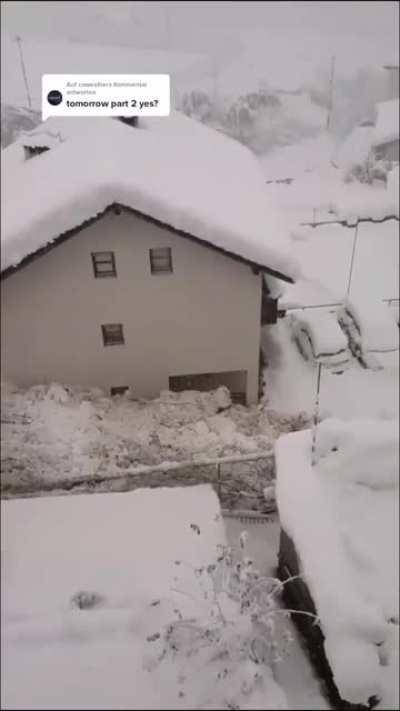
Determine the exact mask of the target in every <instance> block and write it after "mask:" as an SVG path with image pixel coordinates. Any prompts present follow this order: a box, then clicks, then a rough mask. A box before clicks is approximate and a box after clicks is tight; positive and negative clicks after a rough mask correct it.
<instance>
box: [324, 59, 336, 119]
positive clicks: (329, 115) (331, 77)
mask: <svg viewBox="0 0 400 711" xmlns="http://www.w3.org/2000/svg"><path fill="white" fill-rule="evenodd" d="M334 76H335V57H332V60H331V75H330V78H329V96H328V115H327V117H326V130H327V131H329V130H330V127H331V119H332V108H333V80H334Z"/></svg>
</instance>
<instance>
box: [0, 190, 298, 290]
mask: <svg viewBox="0 0 400 711" xmlns="http://www.w3.org/2000/svg"><path fill="white" fill-rule="evenodd" d="M122 211H125V212H130V213H131V214H134V215H136V216H137V217H139V218H141V219H143V220H145V221H146V222H151V223H152V224H154V225H156V226H158V227H161V228H163V229H165V230H168V231H169V232H173V233H174V234H177V235H179V236H181V237H184V238H185V239H190V240H192V241H194V242H197V243H198V244H202V245H204V246H206V247H208V248H209V249H213V250H215V251H216V252H219V253H220V254H224V255H225V256H227V257H230V258H231V259H234V260H236V261H239V262H242V263H244V264H247V265H248V266H249V267H250V268H251V269H252V271H253V272H254V273H265V274H269V275H270V276H273V277H275V278H276V279H280V280H282V281H285V282H287V283H290V284H293V283H294V279H292V277H290V276H288V275H287V274H283V272H280V271H278V270H276V269H272V268H271V267H267V266H266V265H264V264H259V263H257V262H254V261H252V260H249V259H246V258H245V257H242V256H241V255H239V254H236V253H234V252H230V251H229V250H226V249H224V248H223V247H218V246H217V245H215V244H212V243H211V242H208V241H207V240H204V239H201V238H200V237H196V236H195V235H192V234H190V233H189V232H185V231H183V230H179V229H176V228H175V227H173V226H172V225H169V224H167V223H165V222H161V221H160V220H157V219H156V218H154V217H151V216H150V215H146V214H145V213H143V212H140V211H139V210H136V209H134V208H132V207H128V206H127V205H122V204H121V203H117V202H114V203H111V204H110V205H107V206H106V207H105V208H104V210H102V211H101V212H99V213H97V214H96V215H94V216H93V217H90V218H88V219H87V220H85V221H84V222H81V223H80V224H79V225H76V226H75V227H73V228H71V229H70V230H67V231H66V232H63V233H62V234H60V235H58V237H55V238H54V239H52V240H51V241H49V242H48V243H47V244H46V245H44V246H43V247H40V248H39V249H37V250H35V252H32V253H31V254H28V255H27V256H26V257H24V258H23V259H21V261H20V262H19V263H18V264H16V265H11V266H8V267H6V268H5V269H4V270H2V271H1V279H2V280H5V279H8V278H9V277H10V276H11V275H12V274H15V272H17V271H19V270H20V269H23V268H24V267H25V266H28V264H30V263H31V262H33V261H34V260H35V259H38V258H39V257H41V256H42V255H44V254H47V252H50V251H51V250H52V249H55V248H56V247H57V246H58V245H59V244H61V243H62V242H66V241H67V240H68V239H71V238H72V237H74V236H75V235H77V234H78V233H79V232H81V231H82V230H83V229H85V227H89V225H91V224H93V223H94V222H97V221H98V220H100V219H101V218H102V217H103V216H104V215H105V214H106V213H108V212H115V213H117V214H118V213H119V212H122Z"/></svg>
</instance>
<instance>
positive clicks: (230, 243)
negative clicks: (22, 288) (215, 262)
mask: <svg viewBox="0 0 400 711" xmlns="http://www.w3.org/2000/svg"><path fill="white" fill-rule="evenodd" d="M84 120H85V121H87V124H85V125H87V129H86V130H83V131H82V132H79V131H78V132H77V133H76V134H74V135H73V136H72V135H70V136H69V137H68V139H67V140H65V141H63V142H60V141H58V144H57V143H56V144H55V145H53V147H52V148H51V149H50V150H49V151H47V152H46V153H44V154H42V155H40V156H37V157H35V158H33V159H31V160H29V161H27V162H26V163H25V164H23V165H21V166H19V167H16V168H15V169H14V170H12V171H9V172H8V179H7V181H3V182H2V191H3V192H2V204H3V206H4V209H3V211H2V250H3V269H5V268H7V267H9V266H15V265H17V264H18V263H19V262H20V261H21V260H22V259H23V258H24V257H25V256H27V255H28V254H31V253H33V252H35V251H36V250H37V249H39V248H40V247H43V246H44V245H46V244H47V243H49V242H51V241H53V240H55V239H56V238H57V237H58V236H59V235H61V234H63V233H64V232H66V231H67V230H70V229H72V228H74V227H77V226H79V225H81V224H82V223H83V222H85V221H86V220H88V219H90V218H92V217H95V216H96V215H98V214H99V213H101V212H102V211H103V210H104V209H105V208H106V207H107V206H108V205H110V204H112V203H114V202H118V203H121V204H122V205H125V206H127V207H130V208H133V209H135V210H138V211H139V212H141V213H143V214H144V215H150V216H151V217H153V218H155V219H157V220H159V221H160V222H162V223H165V224H167V225H169V226H170V227H172V228H174V229H177V230H182V231H184V232H188V233H189V234H191V235H194V236H195V237H197V238H199V239H201V240H203V241H205V242H207V243H210V244H212V245H215V246H217V247H220V248H222V249H224V250H227V251H229V252H231V253H233V254H236V255H238V256H241V257H243V258H245V259H248V260H250V261H253V262H256V263H257V264H260V265H262V266H264V267H269V268H271V269H275V270H277V271H279V272H281V273H283V274H285V275H287V276H289V277H295V275H296V269H297V268H296V264H295V262H294V260H293V259H292V258H291V256H290V254H289V243H288V238H287V232H286V226H285V224H284V222H283V219H282V217H281V215H280V213H279V210H278V209H275V208H274V206H273V204H271V201H270V202H269V203H268V200H266V196H265V193H264V182H263V178H262V174H261V171H260V169H259V167H258V165H257V162H256V160H255V158H254V157H253V155H252V154H251V153H250V151H249V150H247V149H246V148H245V147H244V146H242V145H240V144H239V143H237V142H235V141H233V140H232V139H229V138H227V137H226V136H223V135H222V134H220V133H218V132H217V131H213V130H212V129H209V128H207V127H205V126H204V125H202V124H200V123H197V122H196V121H193V120H191V119H188V118H186V117H185V116H183V115H181V114H178V113H172V114H171V115H170V116H169V117H168V118H163V119H153V120H150V119H148V120H147V121H143V122H142V123H141V126H142V129H141V128H133V127H131V126H128V125H126V124H123V123H122V122H120V121H118V120H114V119H104V120H103V121H102V122H100V121H98V120H97V121H96V120H95V121H94V122H93V123H92V120H91V119H84ZM53 124H54V122H53ZM81 125H82V124H81ZM53 128H54V125H53ZM42 129H43V130H45V127H40V130H42ZM38 131H39V128H38V129H36V131H35V135H37V133H38ZM132 166H135V168H134V170H133V169H132ZM171 166H173V167H174V169H173V180H172V179H171ZM188 176H189V177H188ZM21 194H23V195H24V210H23V211H21V209H20V208H21Z"/></svg>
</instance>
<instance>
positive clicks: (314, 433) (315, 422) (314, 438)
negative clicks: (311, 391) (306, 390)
mask: <svg viewBox="0 0 400 711" xmlns="http://www.w3.org/2000/svg"><path fill="white" fill-rule="evenodd" d="M321 368H322V365H321V363H318V376H317V392H316V395H315V406H314V419H313V431H312V445H311V465H312V466H314V465H315V463H316V460H315V449H316V443H317V426H318V417H319V389H320V385H321Z"/></svg>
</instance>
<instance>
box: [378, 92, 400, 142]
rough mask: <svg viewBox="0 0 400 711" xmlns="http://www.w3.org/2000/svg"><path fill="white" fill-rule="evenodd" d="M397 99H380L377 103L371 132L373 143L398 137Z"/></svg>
mask: <svg viewBox="0 0 400 711" xmlns="http://www.w3.org/2000/svg"><path fill="white" fill-rule="evenodd" d="M399 122H400V118H399V99H391V100H390V101H382V102H381V103H380V104H377V119H376V124H375V130H374V134H373V145H374V146H379V145H380V144H381V143H387V142H388V141H394V140H396V138H397V140H398V139H399Z"/></svg>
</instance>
